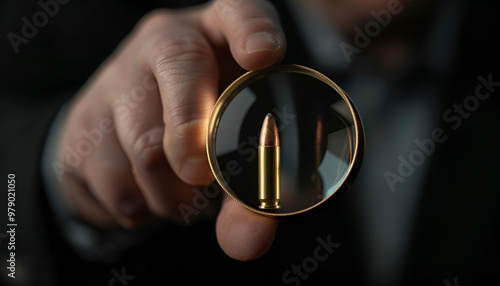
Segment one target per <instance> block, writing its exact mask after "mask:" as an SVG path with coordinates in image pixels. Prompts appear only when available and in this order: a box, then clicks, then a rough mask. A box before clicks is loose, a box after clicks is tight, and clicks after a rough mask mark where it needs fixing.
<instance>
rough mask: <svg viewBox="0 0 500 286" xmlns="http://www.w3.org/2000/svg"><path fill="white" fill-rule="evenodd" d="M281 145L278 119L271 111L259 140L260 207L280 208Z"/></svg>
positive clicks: (263, 124)
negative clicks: (277, 124)
mask: <svg viewBox="0 0 500 286" xmlns="http://www.w3.org/2000/svg"><path fill="white" fill-rule="evenodd" d="M279 200H280V146H279V135H278V128H277V126H276V120H275V119H274V117H273V115H272V114H271V113H269V114H267V115H266V117H265V118H264V122H263V123H262V129H261V131H260V140H259V201H260V205H259V209H279V208H280V205H279Z"/></svg>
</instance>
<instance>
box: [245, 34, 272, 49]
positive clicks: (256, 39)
mask: <svg viewBox="0 0 500 286" xmlns="http://www.w3.org/2000/svg"><path fill="white" fill-rule="evenodd" d="M279 47H280V44H279V42H278V40H277V39H276V37H274V36H272V35H271V34H269V33H266V32H258V33H255V34H252V35H250V36H248V38H247V41H246V45H245V49H246V51H247V53H255V52H261V51H271V52H274V51H276V50H277V49H278V48H279Z"/></svg>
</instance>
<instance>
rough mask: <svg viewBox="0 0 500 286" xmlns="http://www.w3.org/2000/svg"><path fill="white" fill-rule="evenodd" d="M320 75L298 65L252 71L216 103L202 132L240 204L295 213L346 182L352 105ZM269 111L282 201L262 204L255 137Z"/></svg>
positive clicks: (227, 186)
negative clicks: (275, 139)
mask: <svg viewBox="0 0 500 286" xmlns="http://www.w3.org/2000/svg"><path fill="white" fill-rule="evenodd" d="M318 74H319V73H318ZM313 75H314V74H313ZM319 75H320V76H318V77H315V76H312V75H311V71H310V70H306V71H304V72H301V70H300V68H299V69H298V70H297V69H294V68H290V69H286V68H284V69H280V68H275V69H271V70H269V71H267V72H265V73H262V74H259V73H256V74H254V75H252V76H247V77H246V78H244V79H240V81H239V82H238V81H237V82H235V84H233V85H232V86H231V87H229V88H228V90H226V92H225V94H223V96H222V97H221V98H220V99H219V101H218V103H217V104H216V107H215V109H214V113H213V114H212V120H211V124H212V126H209V134H208V136H207V140H209V141H211V142H209V144H208V149H209V150H208V153H209V157H211V158H210V159H211V165H212V169H213V171H214V174H215V176H216V178H217V180H218V181H219V183H220V184H221V186H222V187H223V188H224V189H225V190H226V191H227V192H228V193H229V194H230V195H231V196H233V198H235V199H236V200H237V201H239V202H240V203H241V204H243V205H244V206H246V207H248V208H250V209H252V210H255V211H257V212H264V213H265V214H266V213H268V214H274V215H287V214H294V213H297V212H302V211H304V210H308V209H310V208H312V207H314V206H316V205H318V204H321V203H322V202H323V201H324V200H326V199H328V198H329V197H330V196H332V195H333V194H334V193H335V192H336V191H337V190H338V189H339V187H340V186H341V185H342V184H343V183H344V181H345V179H346V177H347V175H348V174H349V172H350V170H351V167H352V164H353V162H354V158H353V154H354V153H355V150H356V146H357V141H356V140H358V138H357V136H356V134H358V133H357V132H356V119H355V116H353V115H354V113H355V112H356V111H355V108H354V110H353V106H351V105H352V104H351V105H350V104H349V102H350V101H346V100H345V97H346V96H347V95H345V93H343V91H341V90H340V88H338V87H337V86H336V85H335V84H334V83H333V82H331V81H329V80H328V79H327V78H325V77H324V76H322V75H321V74H319ZM332 84H333V85H335V88H336V89H338V90H339V91H340V92H341V93H343V94H342V95H341V93H339V92H338V91H337V90H336V89H334V87H333V86H332ZM268 113H272V114H273V115H274V118H275V119H276V123H277V127H278V132H279V140H280V150H279V155H280V156H279V157H280V158H279V159H280V168H279V174H275V175H276V176H279V181H280V187H279V190H278V192H279V206H280V208H278V209H265V210H263V209H259V205H260V201H259V137H260V133H261V128H262V123H263V120H264V118H265V116H266V114H268ZM260 167H261V168H262V165H261V166H260Z"/></svg>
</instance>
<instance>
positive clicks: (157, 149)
mask: <svg viewBox="0 0 500 286" xmlns="http://www.w3.org/2000/svg"><path fill="white" fill-rule="evenodd" d="M162 138H163V128H162V127H158V128H155V129H153V130H151V131H149V132H146V133H143V134H141V135H139V136H137V139H136V140H135V143H134V144H133V148H132V158H133V159H132V160H133V167H134V168H133V172H134V176H136V177H137V176H140V175H141V173H142V172H148V171H151V170H156V169H158V168H161V167H162V166H164V165H165V164H167V161H166V158H165V154H164V153H163V140H162Z"/></svg>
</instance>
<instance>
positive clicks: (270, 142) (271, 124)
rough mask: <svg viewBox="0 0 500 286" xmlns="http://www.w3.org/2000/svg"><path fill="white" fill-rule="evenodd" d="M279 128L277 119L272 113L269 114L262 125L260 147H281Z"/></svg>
mask: <svg viewBox="0 0 500 286" xmlns="http://www.w3.org/2000/svg"><path fill="white" fill-rule="evenodd" d="M279 142H280V140H279V135H278V127H277V126H276V119H275V118H274V116H273V114H272V113H268V114H267V115H266V117H265V118H264V122H263V123H262V129H261V131H260V139H259V145H260V146H279V145H280V143H279Z"/></svg>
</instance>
